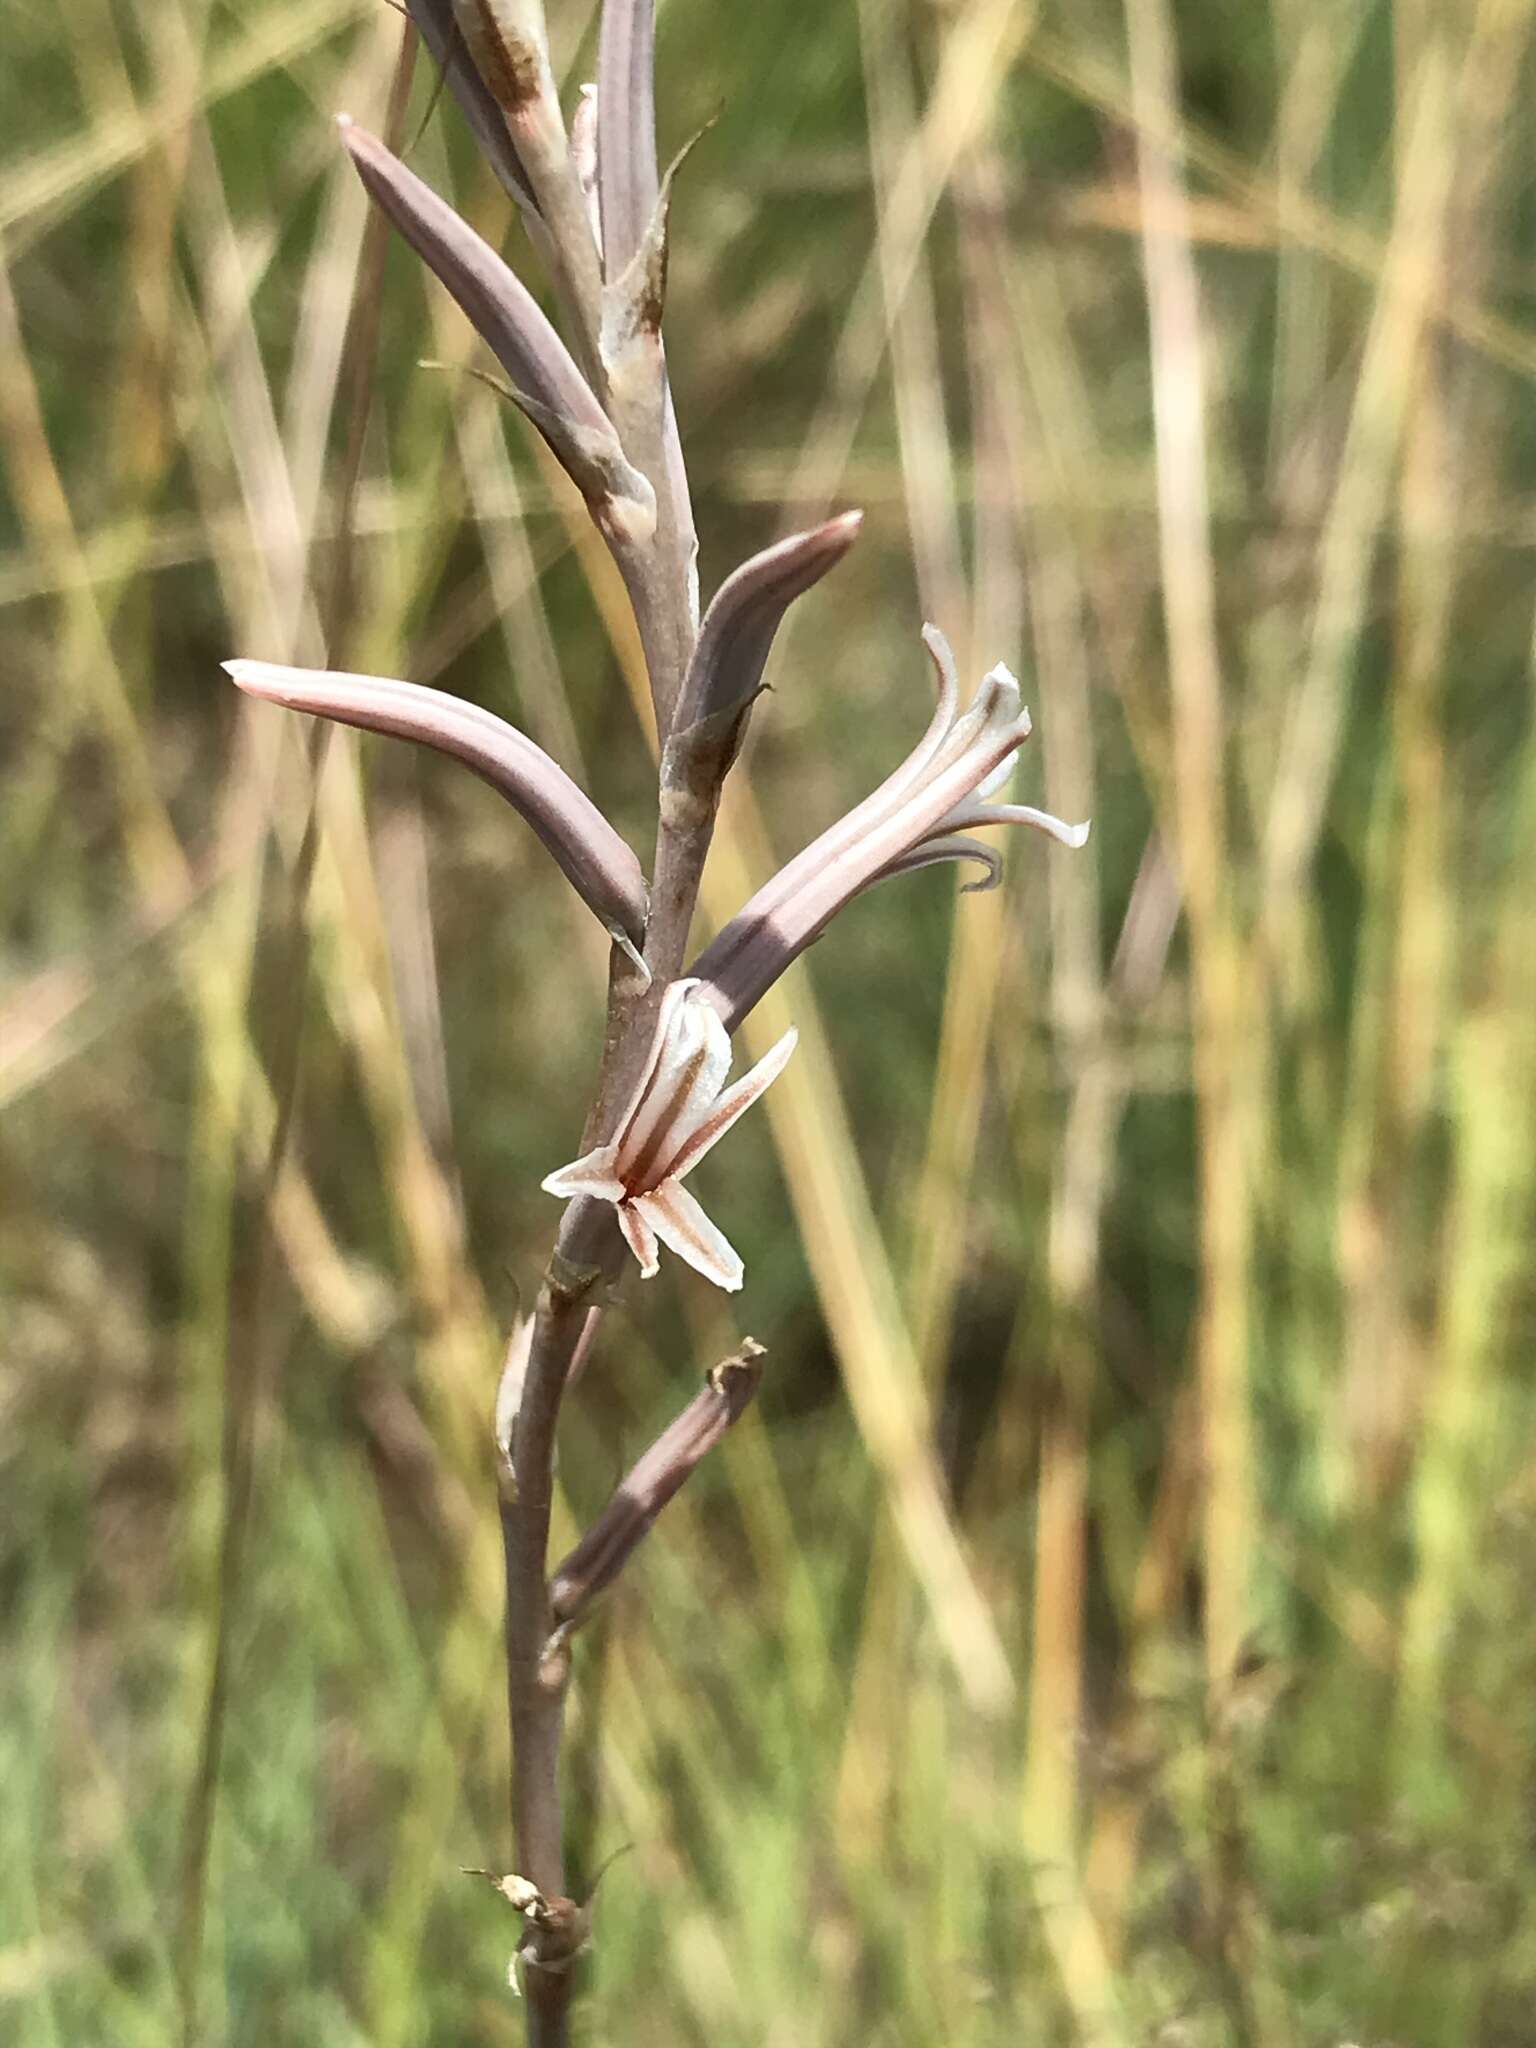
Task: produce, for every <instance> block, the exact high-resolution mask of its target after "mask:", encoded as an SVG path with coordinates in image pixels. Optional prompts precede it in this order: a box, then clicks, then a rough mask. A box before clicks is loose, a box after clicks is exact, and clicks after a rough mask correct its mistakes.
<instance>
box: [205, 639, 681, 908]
mask: <svg viewBox="0 0 1536 2048" xmlns="http://www.w3.org/2000/svg"><path fill="white" fill-rule="evenodd" d="M224 668H225V670H226V672H227V673H228V674H229V676H230V677H231V678H232V679H233V680H234V682H235V683H237V684H238V686H239V687H240V688H241V689H242V690H244V691H246V692H247V693H248V694H249V695H250V696H253V697H265V698H266V699H267V701H268V702H269V703H273V704H284V705H286V706H288V708H289V709H290V710H294V711H307V712H310V713H313V714H314V715H316V716H318V717H321V718H334V719H336V720H337V721H338V722H339V723H340V724H342V725H354V726H357V727H359V728H360V729H361V730H363V731H364V732H380V733H389V734H392V735H394V736H395V737H396V738H398V739H408V740H416V741H417V742H419V744H421V745H422V746H427V747H432V748H433V749H435V751H436V752H438V753H440V754H448V755H451V756H452V758H453V759H454V760H456V761H462V762H463V763H464V765H465V767H467V768H471V769H473V770H474V772H475V774H476V775H478V776H479V777H480V778H481V779H482V781H485V782H488V783H489V784H490V785H491V787H492V788H493V789H495V790H499V791H500V793H501V794H502V795H503V796H504V797H505V798H506V799H507V801H508V803H510V804H511V805H512V806H513V808H514V809H515V810H517V811H518V812H520V813H521V815H522V816H523V817H524V818H525V819H526V820H527V821H528V823H529V824H530V825H531V826H532V827H533V829H534V831H535V832H537V834H538V835H539V837H540V839H542V840H543V842H544V844H545V846H546V847H548V849H549V851H550V852H551V853H552V854H553V855H554V857H555V860H556V861H557V862H558V863H559V865H560V867H561V869H562V870H563V871H564V873H565V875H566V877H567V878H568V879H569V881H570V882H571V884H572V886H573V887H574V888H575V890H576V893H577V894H578V895H579V896H580V897H581V899H582V901H583V902H584V903H585V904H586V905H587V907H588V908H589V909H590V910H591V911H592V912H593V914H594V915H595V916H596V917H597V918H599V919H600V920H601V922H602V924H603V925H604V927H605V928H606V929H607V930H608V931H610V932H612V933H614V934H615V935H619V934H622V938H623V940H625V941H627V942H628V943H629V944H630V945H634V946H638V945H640V944H642V943H643V941H644V938H645V920H646V911H647V904H646V891H645V879H644V877H643V875H642V874H641V872H640V863H639V861H637V860H636V858H635V856H634V854H633V853H632V852H631V851H630V849H629V848H628V847H627V846H626V845H625V844H624V841H623V840H622V839H621V838H620V837H619V835H618V833H617V832H615V831H614V829H613V827H612V826H611V825H610V824H609V822H608V820H607V819H606V818H605V817H604V816H603V814H602V812H601V811H600V810H599V809H598V808H597V806H596V804H594V803H593V802H592V800H591V798H590V797H588V796H586V795H585V794H584V793H583V792H582V791H581V790H580V789H578V788H577V786H576V784H575V783H574V782H573V781H572V780H571V778H570V776H569V775H567V774H566V772H565V770H564V769H563V768H561V767H560V766H559V765H558V764H557V763H556V762H554V761H552V760H551V759H550V757H549V756H548V754H546V753H545V752H544V750H543V748H542V747H537V746H535V745H534V743H533V741H532V740H530V739H529V738H527V737H526V735H525V734H523V733H520V732H519V731H518V730H517V728H516V727H515V726H512V725H508V724H507V722H506V720H505V719H502V718H497V717H496V715H495V714H494V712H490V711H486V710H484V709H483V708H482V707H481V706H480V705H478V704H467V703H465V701H464V700H463V698H461V697H450V696H448V695H447V694H446V692H444V691H442V690H429V689H427V688H425V687H424V686H423V685H422V684H420V683H405V682H399V681H397V680H395V679H394V678H393V677H389V676H359V675H347V674H343V673H341V672H340V671H337V670H333V669H309V668H285V667H281V666H279V665H277V664H275V663H273V662H267V661H226V662H225V664H224Z"/></svg>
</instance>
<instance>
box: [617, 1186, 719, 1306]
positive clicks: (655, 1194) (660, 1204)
mask: <svg viewBox="0 0 1536 2048" xmlns="http://www.w3.org/2000/svg"><path fill="white" fill-rule="evenodd" d="M628 1207H629V1208H630V1209H632V1210H633V1211H634V1212H635V1215H636V1216H637V1217H638V1218H641V1219H643V1220H644V1222H645V1223H647V1224H648V1225H649V1226H650V1228H651V1230H653V1231H654V1232H655V1234H656V1236H657V1237H659V1238H660V1239H661V1241H662V1243H663V1244H664V1245H666V1247H667V1248H668V1250H669V1251H674V1252H676V1253H677V1256H678V1257H679V1258H680V1259H683V1260H685V1261H686V1262H687V1263H688V1264H689V1265H690V1266H692V1268H693V1270H694V1271H695V1272H696V1273H702V1274H703V1275H704V1278H705V1279H706V1280H713V1282H714V1283H715V1285H716V1286H717V1287H723V1288H724V1289H725V1291H726V1293H727V1294H734V1293H735V1292H736V1290H737V1289H738V1288H739V1287H740V1286H741V1281H742V1275H743V1273H744V1271H745V1268H744V1267H743V1265H742V1263H741V1260H740V1258H739V1257H738V1256H737V1254H736V1252H735V1250H734V1249H733V1247H732V1245H731V1244H730V1241H729V1240H728V1239H727V1238H726V1237H725V1235H724V1234H723V1233H722V1232H721V1231H718V1230H716V1228H715V1226H714V1224H713V1223H711V1222H710V1220H709V1218H708V1217H707V1216H706V1215H705V1214H704V1211H703V1210H702V1209H701V1208H700V1207H699V1205H698V1203H697V1202H696V1201H695V1200H694V1199H693V1197H692V1195H690V1194H689V1192H688V1190H687V1189H686V1188H685V1187H680V1186H679V1185H678V1183H677V1182H676V1181H675V1180H668V1181H663V1182H662V1184H661V1186H660V1187H659V1188H653V1189H652V1190H651V1191H650V1193H649V1194H644V1195H637V1196H636V1197H635V1199H634V1200H633V1202H631V1203H630V1204H628ZM619 1220H620V1222H621V1223H622V1222H623V1220H624V1214H623V1211H622V1210H621V1211H620V1214H619ZM644 1270H645V1268H644V1266H643V1265H642V1267H641V1271H642V1272H644Z"/></svg>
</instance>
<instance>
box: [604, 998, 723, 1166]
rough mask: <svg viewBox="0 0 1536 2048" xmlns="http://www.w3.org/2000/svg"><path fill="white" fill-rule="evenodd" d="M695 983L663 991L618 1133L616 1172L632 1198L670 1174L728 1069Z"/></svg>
mask: <svg viewBox="0 0 1536 2048" xmlns="http://www.w3.org/2000/svg"><path fill="white" fill-rule="evenodd" d="M697 987H698V983H697V982H696V981H675V982H673V984H672V986H671V987H670V988H669V989H668V990H667V994H666V998H665V1000H664V1001H663V1004H662V1011H661V1018H660V1021H659V1025H658V1030H657V1034H656V1045H655V1049H654V1051H653V1054H652V1058H651V1062H650V1066H649V1069H648V1072H647V1078H646V1083H645V1087H644V1088H643V1089H642V1090H641V1091H640V1092H639V1093H637V1095H636V1097H635V1100H634V1102H633V1103H632V1104H631V1105H630V1110H629V1114H628V1116H627V1117H626V1119H625V1122H624V1126H623V1128H622V1130H621V1132H620V1135H619V1140H618V1145H619V1157H618V1172H619V1175H620V1177H621V1178H622V1180H623V1181H624V1184H625V1186H626V1187H627V1188H628V1189H629V1190H630V1192H631V1194H636V1193H640V1192H642V1191H643V1190H644V1189H646V1188H647V1187H656V1186H658V1185H659V1183H660V1182H662V1181H664V1180H666V1179H667V1178H668V1176H669V1175H670V1174H671V1173H672V1172H673V1166H672V1160H673V1158H674V1156H675V1154H676V1152H677V1148H678V1146H679V1144H680V1143H682V1142H683V1140H685V1139H686V1138H687V1137H688V1135H689V1133H690V1132H691V1131H693V1130H694V1129H695V1128H696V1126H697V1125H698V1124H699V1123H700V1122H701V1121H702V1120H703V1119H704V1118H705V1117H706V1116H707V1115H708V1114H709V1112H710V1110H711V1109H712V1108H713V1107H714V1102H715V1097H716V1096H717V1095H718V1094H719V1093H720V1090H721V1088H722V1087H723V1086H724V1083H725V1077H726V1075H727V1074H728V1073H729V1072H730V1069H731V1041H730V1039H729V1038H728V1037H727V1036H726V1031H725V1026H724V1025H723V1024H722V1023H721V1022H720V1019H719V1017H718V1015H717V1014H716V1013H715V1011H714V1010H713V1009H711V1008H710V1006H709V1004H708V1003H705V1002H702V1001H700V999H699V997H698V996H697V995H696V994H695V993H694V991H695V989H696V988H697Z"/></svg>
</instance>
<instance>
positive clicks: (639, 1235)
mask: <svg viewBox="0 0 1536 2048" xmlns="http://www.w3.org/2000/svg"><path fill="white" fill-rule="evenodd" d="M545 1185H546V1186H547V1185H548V1183H547V1182H546V1183H545ZM642 1199H643V1197H642ZM619 1228H620V1230H621V1231H622V1232H623V1233H624V1242H625V1243H626V1244H627V1245H628V1246H629V1248H630V1250H631V1251H632V1252H633V1253H634V1255H635V1257H636V1258H637V1259H638V1260H639V1262H640V1278H641V1279H642V1280H654V1279H655V1278H656V1275H657V1273H658V1272H659V1271H660V1270H661V1255H660V1253H659V1252H658V1251H657V1249H656V1233H655V1231H654V1230H653V1229H652V1228H651V1225H650V1222H649V1221H648V1220H647V1218H646V1216H645V1215H644V1214H643V1213H642V1212H641V1210H640V1208H639V1205H638V1204H637V1203H634V1202H621V1203H620V1204H619Z"/></svg>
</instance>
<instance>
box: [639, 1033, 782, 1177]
mask: <svg viewBox="0 0 1536 2048" xmlns="http://www.w3.org/2000/svg"><path fill="white" fill-rule="evenodd" d="M699 1007H700V1008H704V1007H705V1006H704V1005H703V1004H700V1005H699ZM706 1014H707V1015H708V1017H709V1018H710V1021H711V1023H712V1024H713V1026H714V1028H715V1029H716V1030H717V1031H718V1032H719V1033H720V1036H721V1038H722V1039H724V1037H725V1026H724V1025H723V1024H722V1023H721V1022H720V1020H719V1018H718V1017H717V1016H716V1015H715V1013H714V1011H713V1010H707V1011H706ZM799 1042H800V1034H799V1032H798V1031H796V1030H794V1029H793V1028H791V1029H790V1030H788V1031H786V1032H785V1034H784V1036H783V1037H782V1038H781V1039H780V1040H779V1042H778V1044H777V1045H775V1046H772V1047H770V1048H769V1050H768V1051H767V1052H765V1053H764V1054H763V1057H762V1058H761V1059H760V1060H759V1061H758V1063H757V1065H756V1066H755V1067H753V1068H751V1069H750V1070H749V1071H748V1072H747V1073H745V1074H743V1075H742V1077H741V1079H740V1080H739V1081H737V1082H735V1083H734V1084H733V1085H732V1086H731V1087H729V1088H727V1089H725V1090H724V1092H723V1093H722V1094H720V1095H717V1096H716V1097H715V1099H714V1101H713V1102H711V1103H708V1104H706V1105H704V1106H703V1107H702V1109H701V1111H700V1113H699V1114H698V1116H697V1117H696V1118H695V1119H694V1121H693V1123H692V1124H691V1126H689V1127H688V1128H687V1129H686V1130H684V1131H683V1132H681V1133H680V1134H679V1140H678V1141H677V1142H675V1143H674V1146H673V1149H672V1152H671V1156H670V1158H669V1160H668V1163H667V1172H668V1174H669V1176H670V1177H671V1178H673V1179H676V1180H681V1179H682V1177H683V1175H684V1174H685V1173H690V1172H691V1171H692V1170H693V1168H694V1167H695V1166H697V1164H698V1162H699V1161H700V1160H701V1159H702V1158H703V1157H704V1154H705V1153H706V1152H707V1151H708V1150H709V1148H710V1147H711V1145H716V1144H718V1143H719V1142H720V1140H721V1139H722V1138H723V1137H724V1136H725V1134H726V1132H727V1131H728V1130H729V1129H730V1128H731V1125H732V1124H733V1123H735V1122H736V1120H737V1118H738V1117H741V1116H744V1115H745V1114H746V1112H747V1111H748V1110H749V1109H750V1108H751V1107H752V1105H753V1103H754V1102H756V1100H757V1098H758V1097H759V1096H760V1095H761V1094H762V1093H763V1091H764V1090H765V1089H766V1088H767V1087H768V1085H769V1083H770V1082H772V1081H776V1080H777V1079H778V1077H779V1075H780V1074H782V1073H783V1071H784V1068H785V1065H786V1063H787V1062H788V1059H789V1056H790V1054H791V1053H792V1052H793V1051H794V1049H795V1047H796V1046H797V1045H798V1044H799Z"/></svg>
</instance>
